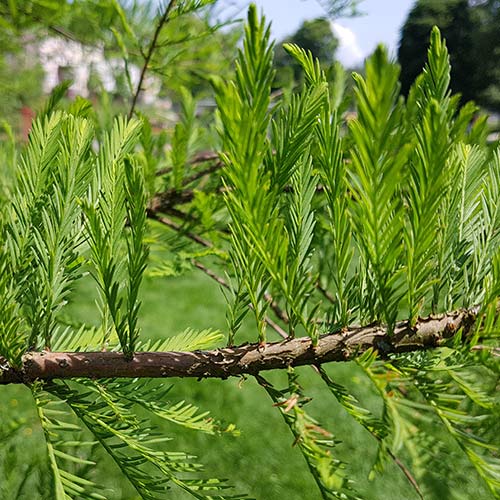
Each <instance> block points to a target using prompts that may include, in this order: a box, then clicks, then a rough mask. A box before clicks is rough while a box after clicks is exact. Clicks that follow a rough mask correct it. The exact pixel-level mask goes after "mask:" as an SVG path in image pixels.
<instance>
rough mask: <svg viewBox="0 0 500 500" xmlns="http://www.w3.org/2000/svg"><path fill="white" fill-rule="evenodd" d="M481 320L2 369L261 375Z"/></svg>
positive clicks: (53, 373) (393, 347)
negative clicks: (314, 340)
mask: <svg viewBox="0 0 500 500" xmlns="http://www.w3.org/2000/svg"><path fill="white" fill-rule="evenodd" d="M475 320H476V312H475V311H466V310H460V311H456V312H453V313H450V314H446V315H442V316H439V317H435V316H432V317H429V318H424V319H420V320H419V322H418V323H417V324H416V325H415V326H414V327H413V328H410V327H409V326H408V324H407V322H400V323H398V324H397V325H396V328H395V331H394V333H393V334H392V335H389V334H388V332H387V330H386V328H384V327H383V326H380V325H370V326H365V327H351V328H349V329H345V330H342V331H338V332H335V333H332V334H328V335H324V336H323V337H321V338H320V339H319V341H318V343H317V345H316V346H314V345H313V344H312V342H311V339H309V338H298V339H289V340H285V341H283V342H276V343H272V344H267V345H264V346H261V345H258V344H247V345H241V346H238V347H232V348H224V349H216V350H212V351H195V352H137V353H135V355H134V357H133V358H132V360H130V361H128V360H127V359H126V358H125V356H124V355H123V354H122V353H119V352H78V353H76V352H72V353H69V352H33V353H29V354H26V355H25V356H24V358H23V366H22V369H19V370H16V369H14V368H11V367H8V366H6V363H5V360H2V359H0V366H4V368H2V369H0V384H11V383H30V382H33V381H34V380H37V379H41V380H52V379H68V378H74V377H87V378H115V377H125V378H135V377H147V378H158V377H194V378H221V379H225V378H228V377H230V376H241V375H244V374H253V375H255V374H258V373H259V372H261V371H264V370H277V369H283V368H287V367H289V366H301V365H320V364H323V363H329V362H333V361H348V360H350V359H352V358H354V357H355V356H357V355H359V354H362V353H363V352H365V351H366V350H367V349H370V348H374V349H376V350H378V351H379V353H380V354H381V355H382V356H387V355H388V354H390V353H403V352H409V351H419V350H424V349H429V348H434V347H439V346H440V345H442V344H443V343H444V342H445V341H446V339H448V338H450V337H452V336H453V335H454V334H455V332H456V331H457V330H458V329H460V328H462V329H463V335H462V339H467V337H468V335H469V334H470V332H471V331H472V329H473V326H474V323H475Z"/></svg>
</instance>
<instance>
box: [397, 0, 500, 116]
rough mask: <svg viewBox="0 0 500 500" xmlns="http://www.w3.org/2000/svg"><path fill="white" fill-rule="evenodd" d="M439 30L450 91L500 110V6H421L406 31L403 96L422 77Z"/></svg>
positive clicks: (447, 2)
mask: <svg viewBox="0 0 500 500" xmlns="http://www.w3.org/2000/svg"><path fill="white" fill-rule="evenodd" d="M434 25H437V26H439V28H440V29H441V31H442V33H443V36H444V38H445V39H446V43H447V46H448V49H449V52H450V60H451V67H452V70H451V88H452V90H453V92H459V93H460V94H461V95H462V99H463V101H468V100H474V101H476V102H477V103H478V104H480V105H482V106H484V107H486V108H488V109H490V110H492V111H499V110H500V30H499V29H498V26H500V2H499V1H498V0H478V1H470V0H417V2H416V3H415V5H414V7H413V8H412V10H411V11H410V13H409V15H408V18H407V19H406V22H405V23H404V25H403V27H402V30H401V39H400V44H399V50H398V60H399V63H400V65H401V85H402V92H403V93H404V94H405V95H406V94H407V93H408V90H409V88H410V85H411V83H412V82H413V81H414V80H415V78H416V77H417V75H418V74H419V73H420V72H421V71H422V68H423V66H424V62H425V58H426V47H427V41H428V39H429V34H430V32H431V29H432V27H433V26H434Z"/></svg>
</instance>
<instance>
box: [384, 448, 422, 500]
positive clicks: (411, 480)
mask: <svg viewBox="0 0 500 500" xmlns="http://www.w3.org/2000/svg"><path fill="white" fill-rule="evenodd" d="M387 453H388V454H389V456H390V457H391V458H392V460H393V462H394V463H395V464H396V465H397V466H398V467H399V468H400V469H401V471H402V472H403V474H404V475H405V476H406V479H408V482H409V483H410V484H411V485H412V486H413V489H414V490H415V491H416V493H417V495H418V496H419V497H420V498H421V500H424V495H423V494H422V490H421V489H420V486H419V485H418V483H417V480H416V479H415V478H414V477H413V475H412V473H411V472H410V470H409V469H408V467H406V465H405V464H404V463H403V462H401V460H400V459H399V458H398V457H397V456H396V455H394V453H393V452H392V451H391V450H390V449H389V448H387Z"/></svg>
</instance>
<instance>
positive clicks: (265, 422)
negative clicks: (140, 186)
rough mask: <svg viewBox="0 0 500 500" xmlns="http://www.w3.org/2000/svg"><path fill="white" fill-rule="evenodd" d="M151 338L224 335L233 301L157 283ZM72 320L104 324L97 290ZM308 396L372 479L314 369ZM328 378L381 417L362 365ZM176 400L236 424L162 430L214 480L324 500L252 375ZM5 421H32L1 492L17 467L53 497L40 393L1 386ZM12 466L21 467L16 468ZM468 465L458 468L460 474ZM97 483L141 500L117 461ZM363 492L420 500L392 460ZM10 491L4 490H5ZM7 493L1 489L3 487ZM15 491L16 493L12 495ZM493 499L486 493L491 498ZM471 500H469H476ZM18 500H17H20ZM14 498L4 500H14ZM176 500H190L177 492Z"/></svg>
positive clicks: (173, 395)
mask: <svg viewBox="0 0 500 500" xmlns="http://www.w3.org/2000/svg"><path fill="white" fill-rule="evenodd" d="M142 300H143V311H142V313H143V319H142V324H141V326H142V332H143V335H144V336H151V337H153V338H161V337H164V336H167V335H172V334H176V333H179V332H181V331H182V330H184V329H185V328H186V327H193V328H200V329H201V328H207V327H211V328H218V329H222V330H224V328H225V320H224V307H225V306H224V298H223V295H222V293H221V291H220V290H219V288H218V285H216V284H213V282H212V281H210V279H209V278H207V277H205V276H203V275H201V274H196V273H192V274H191V273H190V274H188V275H185V276H181V277H177V278H155V279H152V278H148V279H146V281H145V284H144V288H143V294H142ZM72 309H73V313H74V314H75V315H76V316H78V318H79V319H80V320H85V321H86V322H89V323H92V322H95V321H96V319H97V317H98V316H97V315H98V312H97V308H96V306H95V304H94V297H93V294H92V289H91V288H90V284H86V283H83V284H82V286H81V288H80V289H79V290H78V292H77V293H76V294H75V299H74V302H73V305H72ZM246 330H247V331H246V332H244V333H243V334H242V336H243V337H244V338H254V335H255V333H254V332H253V329H252V325H251V322H250V321H249V322H248V324H247V325H246ZM298 371H299V373H300V376H301V381H302V384H303V386H304V388H305V392H306V394H307V395H310V396H311V397H312V398H313V400H312V402H311V403H310V405H308V408H310V412H311V413H312V414H313V415H314V416H315V417H316V418H317V419H318V420H319V421H320V423H321V424H322V425H323V426H324V427H325V428H327V429H328V430H329V431H331V432H333V433H334V434H335V436H336V438H338V439H339V440H341V441H342V443H341V444H340V445H339V446H338V447H336V448H335V449H334V453H337V451H338V452H339V453H340V454H339V458H341V459H343V460H346V461H347V462H348V463H349V468H348V471H353V472H354V473H355V474H356V477H362V478H367V476H368V473H369V471H370V468H371V466H372V464H373V461H374V458H375V453H376V442H375V440H374V439H373V438H372V437H371V436H370V435H369V434H368V433H367V432H366V431H365V430H364V429H363V428H362V427H361V426H359V425H358V424H357V423H356V422H354V421H353V420H352V419H351V417H349V416H348V415H347V414H346V412H345V411H344V410H343V409H342V408H341V407H340V406H339V405H338V403H337V402H336V401H335V400H334V398H333V397H332V396H331V395H330V394H329V393H328V391H327V390H326V388H325V387H324V386H323V385H322V383H321V381H320V379H319V377H318V376H317V375H315V374H314V373H313V371H312V370H311V369H310V368H308V367H303V368H301V369H299V370H298ZM328 371H329V373H330V375H331V376H332V377H334V379H335V380H337V381H339V382H341V383H347V384H349V386H351V387H355V388H356V394H357V396H358V398H359V399H360V401H361V402H362V403H363V404H364V405H366V406H367V407H369V408H371V409H373V410H374V411H376V412H377V411H380V408H378V400H377V398H376V395H375V393H374V391H373V389H372V387H371V386H370V384H369V383H368V382H367V380H366V379H364V375H363V374H362V373H360V372H359V371H358V369H357V367H356V366H355V365H354V364H351V363H346V364H336V365H330V366H329V367H328ZM266 377H267V378H268V379H269V380H270V381H272V382H273V383H275V384H276V385H277V386H278V387H283V386H284V384H285V376H284V374H270V375H266ZM172 384H173V388H172V390H171V392H170V393H169V396H170V399H171V400H172V401H179V400H186V401H188V402H190V403H193V404H195V405H197V406H199V407H200V408H201V409H206V410H210V411H211V413H212V416H213V417H214V418H216V419H221V420H223V421H225V422H227V423H230V422H231V423H234V424H235V425H236V426H237V427H238V429H239V430H240V431H241V435H240V436H239V437H232V436H225V435H224V436H222V437H214V436H209V435H203V434H201V433H197V432H193V431H188V430H184V429H180V428H179V427H176V426H173V425H167V424H165V423H164V422H158V423H159V425H160V426H161V429H162V431H163V432H164V433H166V434H167V435H168V436H170V437H172V438H173V440H172V441H171V442H169V443H168V445H169V448H170V449H171V450H172V451H176V450H182V451H189V452H191V453H193V454H194V455H197V456H198V457H199V459H200V461H201V462H202V463H204V464H205V466H206V470H207V475H208V474H210V475H212V476H217V477H223V478H229V479H230V481H231V483H232V484H234V485H235V486H236V489H237V491H238V492H247V493H248V494H249V495H250V496H251V497H252V498H256V499H259V500H278V499H279V500H284V499H285V500H303V499H310V500H315V499H320V498H321V497H320V494H319V490H318V489H317V487H316V485H315V483H314V481H313V479H312V476H311V475H310V474H309V473H308V470H307V466H306V462H305V460H304V458H303V457H302V455H301V453H300V451H299V449H298V447H294V446H293V437H292V435H291V433H290V431H289V430H288V428H287V427H286V425H285V424H284V422H283V420H282V417H281V415H280V413H279V411H278V410H277V409H276V408H273V406H272V402H271V400H270V399H269V397H268V396H267V394H266V393H265V391H264V390H263V389H262V388H261V387H260V386H258V384H257V383H256V382H255V381H254V380H253V379H252V378H251V377H250V378H248V379H245V380H243V379H241V380H238V379H231V380H226V381H218V380H203V381H195V380H172ZM1 391H2V397H1V406H0V418H1V419H2V420H3V421H4V419H10V418H12V417H22V418H24V419H26V420H27V424H26V425H25V426H24V428H23V430H22V432H21V434H20V435H19V436H18V437H17V438H16V439H14V440H12V441H11V445H10V447H5V446H3V447H0V485H1V484H2V481H3V487H4V489H7V487H8V486H5V485H8V484H10V483H9V481H10V482H11V483H12V484H14V483H15V482H16V478H12V477H11V478H5V477H3V476H2V471H1V468H2V464H3V467H5V468H6V463H7V462H6V460H10V461H15V465H16V467H17V469H16V470H17V471H19V474H20V476H21V477H23V475H24V476H26V477H29V478H30V479H29V481H32V483H33V488H32V489H28V491H30V495H29V498H30V499H38V498H40V499H41V498H49V497H47V496H44V493H43V487H42V491H38V490H37V489H36V488H35V486H34V485H35V484H36V483H38V484H42V486H43V482H44V481H46V480H47V477H49V476H48V471H47V476H44V474H42V477H41V478H40V477H39V476H37V475H35V473H34V472H33V471H32V470H31V469H30V464H31V463H32V462H33V461H36V459H37V457H38V458H40V459H42V460H43V454H44V453H45V448H44V446H43V435H42V433H41V430H40V427H39V424H38V423H37V420H36V414H35V410H34V407H33V404H32V403H31V401H30V399H31V395H30V393H29V391H28V390H27V389H26V388H24V387H19V386H17V387H14V386H12V387H10V386H7V387H2V388H1ZM10 465H12V463H10ZM459 466H460V464H457V467H459ZM90 475H91V477H92V478H93V479H95V480H96V481H97V482H98V483H100V484H102V485H104V486H105V488H106V490H105V494H106V496H107V497H108V498H110V499H116V500H121V499H124V500H126V499H130V500H132V499H136V498H139V497H138V496H137V495H136V494H135V493H134V491H133V490H132V488H131V487H130V485H128V483H127V481H126V480H125V479H124V478H123V476H121V475H120V472H119V471H118V469H117V467H116V466H115V464H114V463H112V462H111V460H110V459H109V458H108V457H105V456H104V455H103V454H101V455H100V461H99V467H98V468H97V469H95V470H93V471H91V474H90ZM355 486H356V489H357V491H359V493H361V494H362V496H363V497H364V498H367V499H368V500H378V499H380V500H412V499H415V498H418V497H417V495H416V494H415V492H414V491H413V490H412V488H411V487H410V486H409V485H408V483H407V481H406V479H405V478H404V477H403V475H402V474H401V473H400V471H399V469H397V468H396V466H395V465H394V464H392V463H388V464H387V468H386V471H385V472H384V473H383V474H382V475H381V476H379V477H378V479H377V480H376V481H375V482H369V481H368V480H367V479H363V480H361V481H360V482H358V483H357V484H356V485H355ZM0 488H1V486H0ZM461 489H462V491H463V492H464V494H465V497H464V498H469V497H470V498H478V499H480V498H488V496H487V495H486V494H484V490H482V487H481V486H480V485H479V484H478V481H477V480H476V478H475V477H474V476H473V475H468V476H465V477H464V480H463V484H462V485H461ZM0 491H1V489H0ZM7 491H9V490H8V489H7ZM483 494H484V496H481V495H483ZM469 495H470V496H469ZM11 498H12V500H14V498H15V497H11ZM11 498H9V497H8V496H7V497H6V498H5V499H2V500H11ZM171 498H172V499H174V500H177V499H179V500H183V499H185V498H191V497H188V496H186V495H184V494H183V493H182V492H179V491H176V490H172V496H171ZM434 498H435V499H436V500H440V499H447V498H450V499H451V498H457V497H453V496H446V495H445V496H443V495H442V493H440V492H439V491H438V490H436V496H435V497H434Z"/></svg>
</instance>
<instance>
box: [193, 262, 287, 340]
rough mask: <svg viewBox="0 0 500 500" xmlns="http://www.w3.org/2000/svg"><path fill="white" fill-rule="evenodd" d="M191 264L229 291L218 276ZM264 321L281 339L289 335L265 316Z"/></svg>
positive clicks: (195, 263)
mask: <svg viewBox="0 0 500 500" xmlns="http://www.w3.org/2000/svg"><path fill="white" fill-rule="evenodd" d="M191 262H192V263H193V265H194V266H195V267H196V268H198V269H199V270H200V271H202V272H204V273H205V274H206V275H207V276H209V277H210V278H212V279H213V280H214V281H216V282H217V283H219V285H221V286H222V287H224V288H226V289H228V290H229V288H230V286H229V284H228V283H227V282H226V281H225V280H224V279H223V278H221V277H220V276H218V275H217V274H215V273H214V272H213V271H212V270H211V269H209V268H208V267H206V266H204V265H203V264H202V263H201V262H199V261H197V260H195V259H193V260H192V261H191ZM248 307H249V308H250V309H253V307H252V304H248ZM264 321H265V322H266V323H267V324H268V325H269V326H270V327H271V328H272V329H273V330H274V331H275V332H276V333H277V334H278V335H279V336H280V337H281V338H283V339H287V338H288V337H289V335H288V334H287V333H286V332H285V330H283V328H281V326H279V325H278V324H277V323H275V322H274V321H273V320H272V319H271V318H268V317H267V316H265V317H264Z"/></svg>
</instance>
